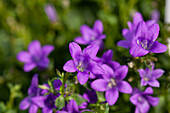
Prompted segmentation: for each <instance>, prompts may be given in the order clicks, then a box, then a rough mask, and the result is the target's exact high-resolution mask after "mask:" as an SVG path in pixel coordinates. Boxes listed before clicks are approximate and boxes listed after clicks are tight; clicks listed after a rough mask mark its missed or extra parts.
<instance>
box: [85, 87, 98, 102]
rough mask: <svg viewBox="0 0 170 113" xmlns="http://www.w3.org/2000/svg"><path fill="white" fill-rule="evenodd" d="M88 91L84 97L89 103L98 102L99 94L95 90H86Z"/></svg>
mask: <svg viewBox="0 0 170 113" xmlns="http://www.w3.org/2000/svg"><path fill="white" fill-rule="evenodd" d="M86 91H87V92H86V93H84V94H83V98H84V99H86V100H87V102H88V103H92V104H94V103H96V102H97V100H98V99H97V94H96V92H95V91H90V90H88V89H87V90H86Z"/></svg>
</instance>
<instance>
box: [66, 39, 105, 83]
mask: <svg viewBox="0 0 170 113" xmlns="http://www.w3.org/2000/svg"><path fill="white" fill-rule="evenodd" d="M69 49H70V54H71V56H72V58H73V60H69V61H67V62H66V63H65V65H64V67H63V69H64V70H65V71H67V72H76V71H77V72H78V74H77V79H78V81H79V82H80V84H85V83H86V82H87V80H88V78H89V73H93V74H102V73H103V69H102V68H101V67H100V66H98V64H97V63H96V62H94V61H93V58H94V57H95V56H96V54H97V52H98V49H99V47H98V46H97V45H95V44H93V45H89V46H87V47H86V48H85V49H84V50H83V51H82V50H81V48H80V46H79V45H78V44H77V43H75V42H72V43H70V44H69Z"/></svg>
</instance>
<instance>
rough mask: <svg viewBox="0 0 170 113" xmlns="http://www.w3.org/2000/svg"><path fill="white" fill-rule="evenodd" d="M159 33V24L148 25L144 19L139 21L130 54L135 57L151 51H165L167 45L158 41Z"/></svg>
mask: <svg viewBox="0 0 170 113" xmlns="http://www.w3.org/2000/svg"><path fill="white" fill-rule="evenodd" d="M158 35H159V25H158V24H153V25H152V26H151V27H150V28H148V27H147V25H146V23H145V22H144V21H141V22H139V24H138V26H137V29H136V33H135V38H134V39H133V40H132V46H131V48H130V54H131V55H133V56H134V57H139V56H144V55H146V54H148V53H149V52H153V53H163V52H165V51H166V50H167V46H166V45H164V44H161V43H159V42H158V41H156V39H157V37H158Z"/></svg>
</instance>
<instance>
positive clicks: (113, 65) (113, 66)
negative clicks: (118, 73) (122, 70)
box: [110, 61, 121, 71]
mask: <svg viewBox="0 0 170 113" xmlns="http://www.w3.org/2000/svg"><path fill="white" fill-rule="evenodd" d="M110 66H111V67H112V68H113V70H114V71H115V70H116V69H117V68H119V67H120V66H121V65H120V64H119V63H118V62H116V61H111V62H110Z"/></svg>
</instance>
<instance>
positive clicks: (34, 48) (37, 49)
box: [28, 40, 41, 55]
mask: <svg viewBox="0 0 170 113" xmlns="http://www.w3.org/2000/svg"><path fill="white" fill-rule="evenodd" d="M28 51H29V52H30V53H31V54H32V55H37V54H41V44H40V42H39V41H38V40H34V41H32V42H31V43H30V44H29V46H28Z"/></svg>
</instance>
